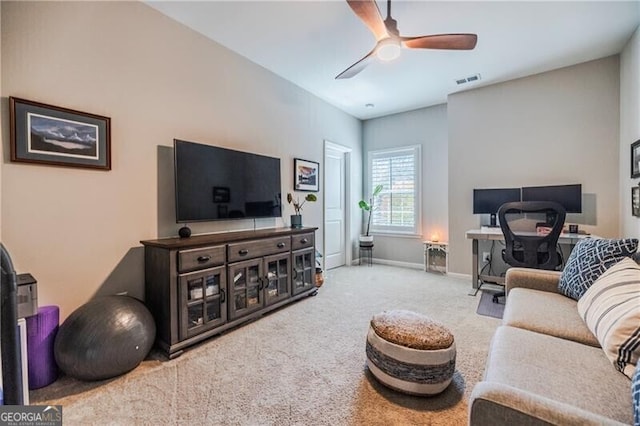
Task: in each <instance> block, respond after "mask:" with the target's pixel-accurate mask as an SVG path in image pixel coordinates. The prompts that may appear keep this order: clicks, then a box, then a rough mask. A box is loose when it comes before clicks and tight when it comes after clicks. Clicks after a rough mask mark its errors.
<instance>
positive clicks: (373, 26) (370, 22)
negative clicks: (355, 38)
mask: <svg viewBox="0 0 640 426" xmlns="http://www.w3.org/2000/svg"><path fill="white" fill-rule="evenodd" d="M347 3H349V6H350V7H351V9H352V10H353V11H354V13H355V14H356V15H358V17H359V18H360V19H362V22H364V24H365V25H366V26H367V27H368V28H369V29H370V30H371V32H373V34H374V35H375V36H376V41H380V40H382V39H383V38H385V37H389V33H388V32H387V27H386V25H385V24H384V21H383V20H382V15H380V9H378V5H377V4H376V2H375V0H347Z"/></svg>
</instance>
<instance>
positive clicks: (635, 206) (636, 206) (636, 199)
mask: <svg viewBox="0 0 640 426" xmlns="http://www.w3.org/2000/svg"><path fill="white" fill-rule="evenodd" d="M631 214H632V215H634V216H636V217H640V186H634V187H632V188H631Z"/></svg>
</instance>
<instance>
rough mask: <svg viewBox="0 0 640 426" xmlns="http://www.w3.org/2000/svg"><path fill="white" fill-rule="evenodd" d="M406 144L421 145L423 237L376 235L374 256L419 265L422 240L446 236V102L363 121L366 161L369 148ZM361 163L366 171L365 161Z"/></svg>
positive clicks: (421, 262)
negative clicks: (436, 235)
mask: <svg viewBox="0 0 640 426" xmlns="http://www.w3.org/2000/svg"><path fill="white" fill-rule="evenodd" d="M409 145H420V146H421V147H422V148H421V149H422V226H421V227H420V229H421V232H422V237H418V238H415V237H413V238H411V237H391V236H384V235H376V237H375V239H376V241H375V250H374V257H375V258H376V259H382V260H386V261H392V262H395V263H396V264H409V265H418V266H421V265H422V264H423V262H424V260H423V253H424V250H423V246H422V241H423V240H424V239H429V238H430V237H431V235H433V234H434V233H437V234H438V235H439V238H440V240H441V241H447V239H448V214H447V170H448V164H447V106H446V105H445V104H442V105H436V106H433V107H430V108H422V109H418V110H414V111H409V112H405V113H401V114H394V115H389V116H386V117H381V118H376V119H371V120H367V121H365V122H364V124H363V151H364V154H363V155H364V158H365V162H366V161H367V160H366V153H367V152H368V151H374V150H378V149H386V148H394V147H401V146H409ZM364 167H365V175H366V167H367V165H366V164H365V166H364ZM364 187H365V188H366V183H365V185H364Z"/></svg>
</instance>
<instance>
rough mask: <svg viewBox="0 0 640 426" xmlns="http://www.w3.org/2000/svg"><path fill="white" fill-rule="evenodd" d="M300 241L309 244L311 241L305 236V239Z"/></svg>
mask: <svg viewBox="0 0 640 426" xmlns="http://www.w3.org/2000/svg"><path fill="white" fill-rule="evenodd" d="M300 242H301V243H302V244H307V243H308V242H309V239H308V238H303V239H301V240H300Z"/></svg>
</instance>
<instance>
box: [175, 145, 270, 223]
mask: <svg viewBox="0 0 640 426" xmlns="http://www.w3.org/2000/svg"><path fill="white" fill-rule="evenodd" d="M173 146H174V166H175V183H176V187H175V191H176V221H177V222H202V221H213V220H228V219H243V218H264V217H281V215H282V210H281V208H282V196H281V185H280V159H279V158H273V157H267V156H264V155H258V154H251V153H247V152H241V151H234V150H231V149H226V148H219V147H216V146H211V145H204V144H199V143H193V142H187V141H182V140H178V139H175V140H174V141H173Z"/></svg>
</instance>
